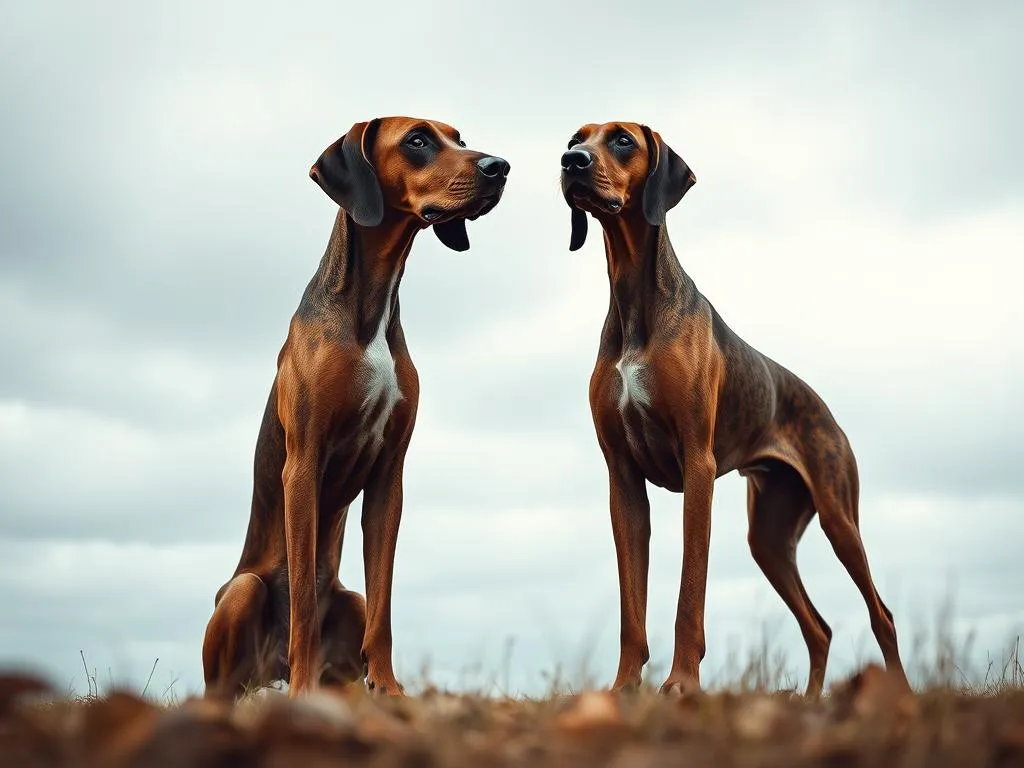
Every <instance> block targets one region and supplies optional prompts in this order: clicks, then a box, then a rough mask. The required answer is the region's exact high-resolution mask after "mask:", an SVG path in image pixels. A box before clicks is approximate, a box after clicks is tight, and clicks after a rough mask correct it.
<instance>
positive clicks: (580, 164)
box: [562, 149, 594, 173]
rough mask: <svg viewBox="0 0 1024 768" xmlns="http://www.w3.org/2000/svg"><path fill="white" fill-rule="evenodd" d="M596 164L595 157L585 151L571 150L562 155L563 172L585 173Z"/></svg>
mask: <svg viewBox="0 0 1024 768" xmlns="http://www.w3.org/2000/svg"><path fill="white" fill-rule="evenodd" d="M593 163H594V156H593V155H592V154H590V153H589V152H587V150H585V149H570V150H569V151H568V152H565V153H563V154H562V170H563V171H567V172H569V173H578V172H579V171H585V170H587V168H589V167H590V166H591V165H593Z"/></svg>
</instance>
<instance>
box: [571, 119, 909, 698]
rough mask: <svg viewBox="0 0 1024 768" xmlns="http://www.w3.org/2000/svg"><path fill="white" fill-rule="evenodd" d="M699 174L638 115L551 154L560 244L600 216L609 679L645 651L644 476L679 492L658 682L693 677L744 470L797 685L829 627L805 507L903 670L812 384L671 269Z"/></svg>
mask: <svg viewBox="0 0 1024 768" xmlns="http://www.w3.org/2000/svg"><path fill="white" fill-rule="evenodd" d="M694 183H696V178H695V177H694V175H693V173H692V172H691V171H690V168H689V167H688V166H687V165H686V163H685V162H683V160H682V159H681V158H680V157H679V156H678V155H677V154H676V153H675V152H673V151H672V149H671V148H670V147H668V146H667V145H666V144H665V143H664V142H663V141H662V140H661V137H660V136H659V135H658V134H657V133H655V132H654V131H652V130H651V129H650V128H648V127H647V126H643V125H638V124H636V123H608V124H605V125H585V126H583V128H581V129H580V130H579V131H578V132H577V133H576V135H574V136H573V138H572V140H571V141H570V142H569V150H568V151H567V152H565V153H564V154H563V155H562V192H563V195H564V196H565V199H566V202H567V203H568V204H569V206H570V208H571V209H572V236H571V240H570V245H569V248H570V250H577V249H578V248H580V247H581V246H582V245H583V242H584V240H585V239H586V236H587V216H586V213H590V214H591V215H593V216H594V218H596V219H597V220H598V221H599V222H600V223H601V226H602V227H603V228H604V242H605V252H606V254H607V259H608V277H609V282H610V285H611V302H610V306H609V308H608V315H607V318H606V320H605V324H604V329H603V331H602V334H601V344H600V348H599V352H598V358H597V363H596V366H595V368H594V373H593V376H592V378H591V381H590V406H591V411H592V414H593V417H594V426H595V428H596V430H597V437H598V441H599V443H600V445H601V450H602V452H603V453H604V456H605V460H606V462H607V465H608V476H609V485H610V501H611V517H612V530H613V534H614V537H615V549H616V556H617V560H618V573H619V593H620V602H621V610H622V613H621V638H620V656H619V669H618V674H617V675H616V677H615V683H614V687H615V688H616V689H621V688H624V687H629V686H633V685H636V684H638V683H639V682H640V674H641V670H642V668H643V665H644V664H645V663H646V662H647V660H648V657H649V652H648V647H647V631H646V627H645V623H646V613H647V570H648V551H649V541H650V531H651V529H650V507H649V504H648V500H647V488H646V485H645V481H650V482H652V483H654V484H655V485H658V486H660V487H662V488H667V489H668V490H670V491H673V492H676V493H678V492H682V493H683V572H682V580H681V584H680V590H679V604H678V607H677V613H676V624H675V653H674V656H673V659H672V669H671V671H670V673H669V676H668V679H667V680H666V681H665V683H664V684H663V685H662V690H663V691H671V690H676V691H680V692H688V691H692V690H696V689H699V687H700V671H699V667H700V661H701V659H702V658H703V657H704V650H705V646H704V597H705V591H706V587H707V567H708V545H709V543H710V535H711V495H712V489H713V487H714V482H715V479H716V478H718V477H720V476H722V475H724V474H726V473H728V472H731V471H732V470H734V469H735V470H739V472H740V474H741V475H744V476H745V477H747V514H748V517H749V526H750V527H749V535H748V541H749V544H750V550H751V552H752V554H753V556H754V559H755V560H756V561H757V564H758V565H759V566H760V568H761V570H762V571H763V572H764V574H765V576H767V577H768V580H769V581H770V582H771V584H772V586H773V587H774V588H775V590H776V591H777V592H778V593H779V595H780V596H781V597H782V599H783V600H784V601H785V603H786V605H787V606H788V607H789V609H790V610H791V611H792V612H793V615H794V616H796V619H797V621H798V622H799V624H800V629H801V631H802V633H803V637H804V640H805V642H806V643H807V649H808V652H809V654H810V675H809V678H808V683H807V693H808V695H812V696H816V695H817V694H819V693H820V692H821V687H822V683H823V681H824V677H825V665H826V662H827V659H828V649H829V643H830V642H831V637H832V631H831V629H830V628H829V626H828V625H827V624H826V623H825V620H824V619H822V617H821V615H820V614H819V613H818V612H817V610H815V608H814V606H813V605H812V604H811V601H810V599H809V598H808V597H807V593H806V592H805V591H804V586H803V584H802V582H801V580H800V575H799V573H798V572H797V565H796V545H797V542H798V541H799V539H800V537H801V535H802V534H803V532H804V530H805V529H806V527H807V524H808V523H809V522H810V520H811V518H812V517H813V516H814V514H815V512H817V513H818V515H819V516H820V520H821V526H822V529H823V530H824V532H825V535H826V536H827V537H828V539H829V541H830V542H831V544H832V547H833V549H834V550H835V552H836V555H837V556H838V557H839V559H840V561H842V563H843V565H844V566H845V567H846V570H847V571H848V572H849V574H850V576H851V577H852V579H853V581H854V582H855V583H856V585H857V587H858V589H859V590H860V592H861V594H862V595H863V596H864V600H865V601H866V602H867V607H868V612H869V614H870V617H871V628H872V630H873V632H874V635H875V638H876V639H877V640H878V644H879V645H880V646H881V649H882V654H883V656H884V658H885V662H886V665H887V666H888V668H889V669H890V670H892V671H893V672H895V673H896V674H897V675H898V676H899V677H900V678H901V679H902V681H903V682H905V681H906V676H905V675H904V672H903V666H902V663H901V662H900V657H899V650H898V648H897V641H896V627H895V625H894V623H893V618H892V614H891V613H890V612H889V609H888V608H887V607H886V606H885V604H884V603H883V602H882V599H881V597H879V595H878V591H877V590H876V589H875V585H874V582H873V581H872V578H871V574H870V571H869V569H868V561H867V556H866V555H865V553H864V546H863V544H862V542H861V538H860V532H859V528H858V493H859V481H858V475H857V464H856V461H855V459H854V455H853V452H852V450H851V448H850V444H849V442H848V441H847V439H846V435H845V434H844V433H843V431H842V429H840V428H839V426H838V425H837V424H836V422H835V419H834V418H833V417H832V414H831V412H830V411H829V409H828V407H827V406H826V405H825V403H824V402H822V400H821V398H819V397H818V395H817V394H815V392H814V391H813V390H812V389H811V388H810V387H809V386H808V385H807V384H805V383H804V382H803V381H802V380H801V379H799V378H798V377H797V376H796V375H794V374H793V373H791V372H790V371H788V370H786V369H785V368H783V367H782V366H781V365H779V364H777V363H776V362H774V361H773V360H771V359H769V358H767V357H765V356H764V355H762V354H761V353H759V352H758V351H757V350H755V349H753V348H752V347H750V346H749V345H748V344H746V343H745V342H744V341H743V340H742V339H740V338H739V336H737V335H736V334H735V333H734V332H733V331H732V330H731V329H730V328H729V326H727V325H726V324H725V322H724V321H723V320H722V318H721V317H720V316H719V314H718V312H716V311H715V308H714V307H713V306H712V305H711V303H710V302H709V301H708V300H707V299H706V298H704V296H702V295H701V293H700V291H698V290H697V286H696V285H694V282H693V280H691V279H690V278H689V276H688V275H687V274H686V273H685V272H684V271H683V269H682V267H681V266H680V264H679V260H678V259H677V258H676V254H675V251H674V250H673V248H672V244H671V242H669V238H668V231H667V229H666V225H665V214H666V212H667V211H668V210H670V209H671V208H672V207H674V206H675V205H676V204H677V203H678V202H679V201H680V200H681V199H682V197H683V195H684V194H686V191H687V190H688V189H689V188H690V187H691V186H693V184H694Z"/></svg>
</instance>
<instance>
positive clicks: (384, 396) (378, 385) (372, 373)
mask: <svg viewBox="0 0 1024 768" xmlns="http://www.w3.org/2000/svg"><path fill="white" fill-rule="evenodd" d="M390 319H391V302H390V301H388V305H387V308H386V309H385V310H384V314H383V315H381V318H380V325H378V326H377V332H376V333H375V334H374V336H373V338H372V339H371V340H370V343H369V344H367V345H366V351H365V352H364V353H363V366H364V370H365V372H366V394H365V396H364V397H363V404H362V413H363V419H364V421H363V423H364V425H365V426H366V428H367V431H368V432H369V433H370V437H371V438H372V439H373V440H374V441H375V442H379V441H380V440H381V439H382V438H383V436H384V425H385V424H387V423H388V419H389V418H390V417H391V411H393V410H394V408H395V404H396V403H397V402H398V401H399V400H401V399H402V390H401V389H400V388H399V386H398V374H397V372H396V371H395V358H394V357H392V356H391V348H390V347H389V346H388V340H387V327H388V322H389V320H390Z"/></svg>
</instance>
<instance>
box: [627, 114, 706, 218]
mask: <svg viewBox="0 0 1024 768" xmlns="http://www.w3.org/2000/svg"><path fill="white" fill-rule="evenodd" d="M641 128H642V129H643V132H644V138H645V139H646V140H647V155H648V157H649V158H650V160H649V162H650V170H649V171H648V172H647V181H646V182H645V183H644V200H643V203H644V217H645V218H646V219H647V221H648V223H650V224H652V225H655V226H657V225H659V224H664V223H665V214H666V213H668V212H669V211H670V210H672V209H673V208H675V207H676V204H677V203H678V202H679V201H680V200H682V199H683V195H685V194H686V192H687V190H689V189H690V187H692V186H693V185H694V184H696V183H697V177H696V176H694V175H693V171H691V170H690V166H688V165H687V164H686V163H685V162H684V161H683V158H681V157H680V156H679V155H677V154H676V153H675V152H674V151H672V147H670V146H669V145H668V144H666V143H665V142H664V141H662V140H661V136H660V135H659V134H658V132H657V131H652V130H651V129H650V128H648V127H647V126H646V125H643V126H641Z"/></svg>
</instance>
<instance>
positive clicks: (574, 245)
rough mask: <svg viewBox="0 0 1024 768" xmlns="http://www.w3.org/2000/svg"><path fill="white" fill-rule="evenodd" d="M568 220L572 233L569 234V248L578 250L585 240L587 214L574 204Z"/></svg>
mask: <svg viewBox="0 0 1024 768" xmlns="http://www.w3.org/2000/svg"><path fill="white" fill-rule="evenodd" d="M570 221H571V222H572V233H571V234H570V235H569V250H570V251H578V250H579V249H580V248H582V247H583V244H584V243H585V242H587V214H586V212H584V211H581V210H580V209H579V208H577V207H576V206H575V205H574V206H573V207H572V218H571V219H570Z"/></svg>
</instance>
